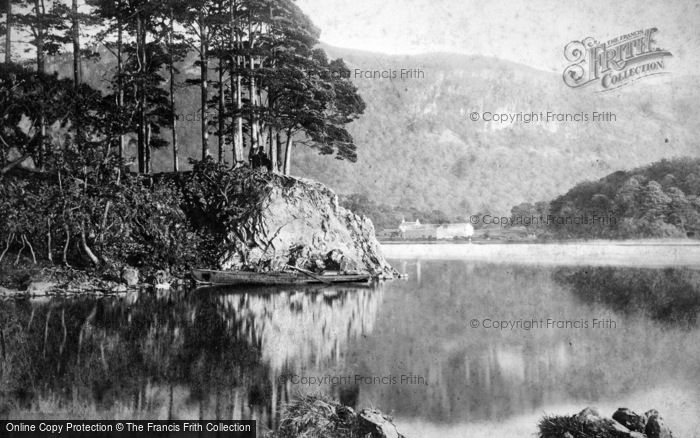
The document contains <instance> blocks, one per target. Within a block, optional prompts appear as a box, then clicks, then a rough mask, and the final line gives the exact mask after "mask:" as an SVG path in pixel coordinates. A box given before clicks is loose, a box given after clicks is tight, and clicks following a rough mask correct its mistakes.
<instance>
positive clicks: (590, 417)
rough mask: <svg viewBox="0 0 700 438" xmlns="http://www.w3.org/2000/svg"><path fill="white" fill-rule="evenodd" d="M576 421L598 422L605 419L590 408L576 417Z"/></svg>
mask: <svg viewBox="0 0 700 438" xmlns="http://www.w3.org/2000/svg"><path fill="white" fill-rule="evenodd" d="M574 419H575V420H576V421H580V422H584V423H586V422H591V423H592V422H598V421H601V420H602V419H603V417H601V416H600V414H599V413H598V410H596V409H595V408H591V407H588V408H586V409H584V410H582V411H581V412H579V413H578V414H576V415H575V416H574Z"/></svg>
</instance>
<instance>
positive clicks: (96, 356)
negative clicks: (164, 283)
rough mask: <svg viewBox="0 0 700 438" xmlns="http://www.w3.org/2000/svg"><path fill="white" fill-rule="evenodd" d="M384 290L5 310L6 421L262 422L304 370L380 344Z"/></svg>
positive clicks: (158, 297) (154, 298) (17, 305)
mask: <svg viewBox="0 0 700 438" xmlns="http://www.w3.org/2000/svg"><path fill="white" fill-rule="evenodd" d="M381 300H382V290H381V287H359V288H353V287H308V288H295V289H282V290H280V289H255V290H254V291H249V292H247V293H244V292H241V291H240V290H239V291H235V292H234V291H226V290H198V291H194V292H193V291H173V292H163V291H158V292H153V293H147V294H143V293H142V294H138V293H134V294H129V295H127V296H126V297H124V298H123V299H100V300H94V299H70V300H60V299H55V300H51V301H44V302H36V301H18V302H5V303H1V304H0V329H1V330H2V332H1V334H2V340H3V342H2V351H1V353H2V361H1V362H0V363H1V364H2V367H1V368H0V382H1V383H2V384H1V385H0V387H1V388H2V390H1V392H0V416H2V417H12V418H31V417H32V416H37V417H42V418H44V417H46V415H47V414H48V415H49V416H55V417H58V418H60V417H66V416H67V417H71V418H73V417H80V418H98V419H99V418H154V419H155V418H164V419H167V418H204V419H211V418H239V419H240V418H254V419H258V420H260V421H261V422H262V424H266V425H268V426H270V427H272V426H274V423H275V422H276V419H277V409H276V407H277V406H279V404H280V403H284V402H286V401H287V400H288V399H289V397H290V396H291V395H292V393H291V392H290V389H291V388H289V387H287V386H286V385H284V384H283V383H281V382H277V381H276V376H279V375H280V374H281V373H282V372H284V371H285V370H286V369H288V368H289V367H293V366H296V365H297V364H300V363H316V364H318V365H319V366H334V365H335V364H336V363H337V362H338V361H341V360H342V359H343V354H344V352H345V351H346V349H347V344H348V342H349V341H350V340H352V339H353V338H354V337H358V336H362V335H366V334H369V333H370V332H371V330H372V325H373V321H374V318H375V317H376V313H377V309H378V307H379V304H380V303H381Z"/></svg>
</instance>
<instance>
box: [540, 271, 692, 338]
mask: <svg viewBox="0 0 700 438" xmlns="http://www.w3.org/2000/svg"><path fill="white" fill-rule="evenodd" d="M554 278H555V279H556V281H557V282H558V283H560V284H563V285H566V286H569V287H571V289H572V291H573V292H574V294H575V295H576V296H577V297H578V298H579V299H580V300H581V301H583V302H586V303H603V304H605V305H607V306H609V307H610V308H611V309H613V310H614V311H616V312H621V313H628V314H629V313H641V314H643V315H646V316H648V317H650V318H652V319H654V320H657V321H662V322H665V323H670V324H677V325H687V326H695V325H697V322H698V315H699V314H700V271H698V270H695V269H614V268H596V267H586V268H561V269H558V270H557V271H556V272H555V275H554Z"/></svg>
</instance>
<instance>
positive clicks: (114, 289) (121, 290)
mask: <svg viewBox="0 0 700 438" xmlns="http://www.w3.org/2000/svg"><path fill="white" fill-rule="evenodd" d="M128 290H129V289H128V288H127V287H126V285H123V284H118V285H116V286H113V287H112V288H111V289H110V292H113V293H115V294H119V293H124V292H126V291H128Z"/></svg>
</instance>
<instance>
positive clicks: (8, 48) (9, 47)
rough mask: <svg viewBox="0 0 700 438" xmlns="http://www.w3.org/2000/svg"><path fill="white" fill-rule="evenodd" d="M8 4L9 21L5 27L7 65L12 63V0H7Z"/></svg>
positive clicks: (6, 21)
mask: <svg viewBox="0 0 700 438" xmlns="http://www.w3.org/2000/svg"><path fill="white" fill-rule="evenodd" d="M6 3H7V6H6V7H7V20H5V26H6V27H7V33H6V34H5V64H8V65H9V64H10V63H12V0H6Z"/></svg>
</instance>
